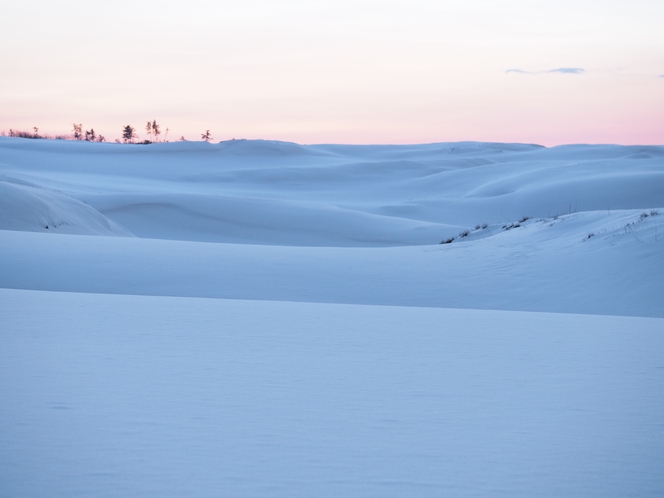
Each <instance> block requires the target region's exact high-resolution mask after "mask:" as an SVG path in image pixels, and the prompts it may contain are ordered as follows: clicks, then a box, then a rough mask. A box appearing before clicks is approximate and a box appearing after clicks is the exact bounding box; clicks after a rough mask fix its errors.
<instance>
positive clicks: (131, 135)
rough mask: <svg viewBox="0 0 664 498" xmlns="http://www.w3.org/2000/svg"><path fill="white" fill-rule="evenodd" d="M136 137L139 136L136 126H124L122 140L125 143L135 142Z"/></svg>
mask: <svg viewBox="0 0 664 498" xmlns="http://www.w3.org/2000/svg"><path fill="white" fill-rule="evenodd" d="M135 138H138V135H136V130H135V129H134V128H132V127H131V126H130V125H127V126H125V127H124V128H122V140H123V141H124V143H126V144H127V143H129V144H133V143H134V139H135Z"/></svg>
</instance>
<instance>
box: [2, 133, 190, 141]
mask: <svg viewBox="0 0 664 498" xmlns="http://www.w3.org/2000/svg"><path fill="white" fill-rule="evenodd" d="M9 131H10V132H11V130H9ZM9 136H11V135H9ZM185 140H186V138H184V135H182V136H181V137H180V142H184V141H185Z"/></svg>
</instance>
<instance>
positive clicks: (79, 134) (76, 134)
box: [0, 119, 213, 144]
mask: <svg viewBox="0 0 664 498" xmlns="http://www.w3.org/2000/svg"><path fill="white" fill-rule="evenodd" d="M71 131H72V133H71V134H70V135H55V136H51V135H40V134H39V128H37V127H36V126H35V127H33V131H31V132H29V131H21V130H14V129H10V130H9V133H6V132H4V131H2V132H0V136H10V137H18V138H44V139H51V140H53V139H55V140H84V141H86V142H105V141H106V138H104V136H103V135H101V134H97V132H95V130H94V128H90V129H89V130H84V129H83V124H82V123H73V124H72V130H71ZM145 131H146V133H147V134H148V137H149V138H148V139H146V140H143V141H140V139H139V136H138V134H137V133H136V128H134V127H133V126H131V125H127V126H124V127H123V128H122V141H120V140H119V139H116V140H115V141H116V142H117V143H125V144H137V143H138V144H151V143H158V142H168V132H169V129H168V128H166V130H165V131H164V138H163V139H161V138H160V135H161V133H162V132H161V126H160V125H159V123H157V120H156V119H153V120H152V121H148V122H147V123H146V124H145ZM201 139H203V140H204V141H206V142H210V141H211V140H213V139H212V134H211V133H210V130H205V133H202V134H201ZM180 140H181V141H184V140H186V139H185V138H184V135H183V136H181V137H180Z"/></svg>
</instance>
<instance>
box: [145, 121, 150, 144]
mask: <svg viewBox="0 0 664 498" xmlns="http://www.w3.org/2000/svg"><path fill="white" fill-rule="evenodd" d="M145 131H147V132H148V135H150V141H152V123H150V121H148V123H147V124H146V125H145Z"/></svg>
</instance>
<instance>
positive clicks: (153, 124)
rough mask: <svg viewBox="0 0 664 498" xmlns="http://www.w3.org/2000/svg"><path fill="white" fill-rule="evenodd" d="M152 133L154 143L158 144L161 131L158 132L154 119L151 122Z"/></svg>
mask: <svg viewBox="0 0 664 498" xmlns="http://www.w3.org/2000/svg"><path fill="white" fill-rule="evenodd" d="M152 132H153V133H154V141H155V142H159V135H161V131H160V130H159V125H158V124H157V120H156V119H155V120H154V121H153V122H152Z"/></svg>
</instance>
